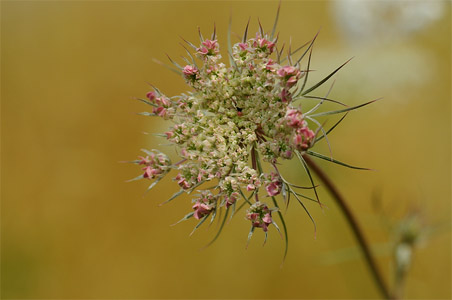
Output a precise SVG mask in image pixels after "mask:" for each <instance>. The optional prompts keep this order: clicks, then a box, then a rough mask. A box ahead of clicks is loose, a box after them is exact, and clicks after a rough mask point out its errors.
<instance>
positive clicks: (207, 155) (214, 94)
mask: <svg viewBox="0 0 452 300" xmlns="http://www.w3.org/2000/svg"><path fill="white" fill-rule="evenodd" d="M275 26H276V22H275ZM275 26H274V27H273V30H272V32H271V33H265V32H264V30H263V29H262V27H261V26H260V30H259V32H258V33H257V34H256V35H255V37H254V38H249V39H248V38H247V32H248V25H247V27H246V30H245V34H244V36H243V39H242V40H241V41H240V42H237V43H236V44H235V45H232V46H231V47H230V49H228V56H227V57H228V60H229V64H226V63H225V62H223V60H222V55H221V52H220V45H219V43H218V41H217V39H216V33H215V31H214V33H213V35H212V37H211V38H210V39H206V38H204V37H203V36H202V35H201V34H200V43H199V46H196V45H194V44H193V43H191V42H188V41H186V43H187V44H188V46H189V47H191V48H192V50H193V51H189V50H187V54H188V59H185V62H186V64H185V65H179V64H178V63H176V62H173V61H172V62H173V63H174V65H175V66H176V68H177V71H178V72H179V73H180V74H181V75H182V77H183V78H184V79H185V82H186V83H187V85H189V86H190V87H191V89H192V90H191V91H189V92H186V93H183V94H181V95H178V96H171V97H170V96H166V95H165V94H164V93H162V92H161V91H160V90H159V89H157V88H154V89H153V91H150V92H149V93H147V95H146V98H147V99H140V100H141V101H143V102H145V103H146V104H148V105H150V106H151V107H152V112H151V113H143V114H145V115H152V116H159V117H162V118H163V119H165V120H170V121H171V122H172V126H171V127H170V128H169V130H168V131H167V132H165V134H164V135H163V136H164V137H165V138H166V139H167V141H168V142H169V143H171V144H172V145H174V146H175V147H176V149H177V150H178V153H179V156H180V160H179V161H178V162H177V163H174V164H171V162H170V161H169V159H168V158H167V157H166V156H163V154H161V153H156V152H150V153H152V155H151V154H149V155H148V156H146V157H140V158H139V160H137V161H135V162H136V163H137V164H139V165H142V166H143V165H144V166H145V168H144V169H143V170H144V174H143V175H142V176H141V177H138V178H137V179H139V178H148V179H157V181H158V180H160V179H161V178H162V177H163V176H164V175H165V174H166V173H167V172H168V171H169V170H174V171H175V173H176V175H175V177H174V180H175V181H176V183H177V185H179V187H180V190H179V191H178V192H176V193H175V194H174V196H173V197H171V198H170V200H172V199H174V198H176V197H177V196H178V195H181V194H182V193H184V192H185V193H188V194H190V193H192V192H193V191H195V190H199V191H200V194H199V196H198V197H195V198H194V205H192V209H193V211H192V212H190V213H189V214H187V215H186V216H185V217H184V218H183V219H182V220H186V219H188V218H191V217H194V218H195V219H198V220H200V224H201V223H202V222H204V221H205V220H206V219H207V218H208V217H209V216H211V222H212V221H213V220H214V219H215V217H216V216H217V215H219V214H218V211H219V210H226V213H225V214H224V217H223V218H224V220H226V218H227V215H228V213H229V212H230V213H231V214H234V213H235V212H236V211H237V210H238V209H240V208H241V207H242V206H244V205H245V206H247V207H249V208H248V210H247V213H246V215H245V217H246V219H248V220H249V221H250V222H251V231H250V233H252V232H253V230H254V228H262V229H263V231H264V232H265V233H266V232H267V231H268V228H269V226H270V225H272V224H273V225H276V223H275V222H274V220H273V218H272V211H277V212H278V215H279V217H280V221H281V223H282V224H283V228H284V231H285V233H286V238H287V231H286V230H287V228H286V226H285V223H284V219H283V216H282V214H281V213H280V212H279V211H278V207H279V206H281V203H280V202H278V201H277V199H276V197H275V196H277V195H282V200H283V201H284V202H285V204H286V205H287V204H288V202H289V199H290V195H293V196H294V197H295V198H296V199H297V201H298V202H299V203H300V204H301V205H302V206H303V208H304V209H305V210H306V206H305V205H304V204H303V202H302V201H301V198H304V199H308V200H313V201H316V202H318V203H320V202H319V200H318V198H317V192H316V190H315V185H314V183H313V180H312V178H311V175H310V173H309V170H308V169H307V166H306V164H305V162H304V160H303V156H304V155H313V156H316V157H319V158H321V159H326V160H330V161H333V162H336V163H340V162H338V161H335V160H332V158H331V157H328V156H325V155H322V154H319V153H316V152H313V151H312V150H311V148H312V147H313V146H314V145H315V144H316V142H318V141H319V140H321V139H322V138H325V140H327V138H326V137H327V134H328V133H329V132H330V131H331V130H332V129H330V130H328V131H326V130H325V129H324V128H323V127H322V126H321V125H320V123H319V122H318V121H317V120H316V117H320V116H323V115H329V114H335V113H344V112H348V111H350V110H352V109H355V108H356V107H347V106H345V105H344V104H342V103H340V102H338V101H335V100H331V99H328V98H327V96H328V95H327V96H325V97H321V96H315V95H311V92H313V91H314V90H316V89H317V88H318V87H319V86H321V85H322V84H323V83H324V82H326V81H327V80H328V79H329V78H330V77H331V76H332V75H333V74H334V73H336V72H337V71H338V70H339V69H340V68H338V69H336V70H335V71H334V72H332V73H331V74H330V75H328V76H327V77H326V78H325V79H323V80H322V81H321V82H319V83H316V84H314V85H312V86H310V87H309V88H307V85H306V84H307V79H308V76H309V72H310V69H309V65H310V59H311V52H312V45H313V43H314V41H315V38H314V39H313V40H312V41H310V42H308V43H307V44H305V45H304V47H300V48H298V49H297V50H295V51H293V52H291V50H290V47H289V51H288V54H287V56H286V57H283V49H284V45H283V46H278V45H277V42H278V41H277V38H276V37H275V36H274V33H275ZM303 49H304V51H301V50H303ZM308 53H309V56H308V61H307V64H306V65H305V66H302V63H301V61H302V59H303V58H305V57H306V54H308ZM341 67H342V66H341ZM302 100H307V101H317V102H318V103H317V105H315V106H314V107H313V108H312V109H310V110H309V111H306V110H304V109H303V106H302ZM326 101H329V102H334V103H336V104H339V105H342V106H343V107H342V108H341V109H339V110H337V111H328V112H321V113H318V112H316V111H317V109H318V108H319V107H320V106H321V104H323V103H324V102H326ZM341 120H342V119H341ZM339 122H340V121H339ZM339 122H338V123H339ZM338 123H337V124H338ZM337 124H335V125H334V126H333V127H332V128H334V127H335V126H336V125H337ZM294 156H296V157H297V158H298V159H299V160H300V162H301V165H302V166H303V168H304V169H305V170H306V174H307V175H308V176H309V179H310V181H311V183H312V186H310V187H308V188H310V189H312V190H313V191H314V194H315V196H316V198H315V199H313V198H311V197H308V196H305V195H302V194H301V193H300V192H299V191H296V189H300V188H304V187H300V186H297V185H295V184H292V183H289V182H288V181H286V180H285V179H284V178H283V176H282V175H281V174H280V172H279V170H278V167H277V164H278V163H279V162H280V161H282V160H288V159H292V158H293V157H294ZM264 162H265V166H264V165H263V163H264ZM341 164H342V163H341ZM268 168H269V171H266V169H268ZM207 183H210V184H207ZM154 184H155V182H154V183H153V184H152V185H151V187H153V186H154ZM212 184H213V186H212ZM207 185H208V186H207ZM206 188H209V189H208V190H207V189H206ZM268 200H270V201H269V202H270V203H271V204H268V203H265V202H268ZM269 205H272V206H273V208H270V206H269ZM237 206H238V208H237ZM306 212H307V213H308V215H309V212H308V211H307V210H306ZM309 217H310V215H309ZM311 219H312V218H311ZM223 223H224V221H223ZM200 224H199V225H200ZM199 225H198V226H199ZM198 226H197V227H198ZM197 227H196V228H197ZM250 236H251V235H250Z"/></svg>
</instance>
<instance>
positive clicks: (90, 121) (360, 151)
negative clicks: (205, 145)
mask: <svg viewBox="0 0 452 300" xmlns="http://www.w3.org/2000/svg"><path fill="white" fill-rule="evenodd" d="M364 2H367V3H368V4H369V5H370V4H371V5H372V7H365V6H363V5H362V3H361V4H360V5H358V4H357V3H354V2H353V1H283V4H282V9H281V17H280V21H279V26H278V30H279V31H280V41H288V40H289V38H290V37H291V38H292V43H293V44H294V45H300V44H301V43H304V42H306V41H308V40H310V39H311V38H312V37H313V36H314V35H315V33H316V32H317V31H318V30H319V29H321V31H320V35H319V37H318V39H317V42H316V45H315V47H314V52H313V60H312V68H313V69H315V70H316V72H315V73H313V74H315V75H313V80H314V79H315V78H317V79H320V78H321V76H325V75H327V74H328V73H329V72H331V71H332V70H334V69H335V68H336V67H337V66H339V65H340V64H341V63H342V62H344V61H346V60H347V59H348V58H350V57H352V56H354V57H355V58H354V59H353V60H352V61H351V62H350V64H348V65H347V66H346V67H345V68H344V69H343V70H341V71H340V72H339V73H338V75H336V76H335V78H336V85H335V87H334V89H333V92H332V94H331V97H333V98H335V99H338V100H341V101H344V102H345V103H347V104H358V103H361V102H364V101H367V100H372V99H376V98H378V97H384V99H383V100H381V101H379V102H377V103H375V104H372V105H371V106H368V107H365V108H363V109H360V110H358V111H354V112H353V113H351V114H350V115H349V116H348V117H347V118H346V120H345V121H344V122H343V123H342V124H341V125H340V127H338V128H337V129H336V131H335V132H334V133H333V134H332V136H331V143H332V147H333V154H334V156H335V158H337V159H339V160H341V161H345V162H348V163H350V164H355V165H361V166H366V167H370V168H373V169H376V171H371V172H362V171H356V170H350V169H346V168H342V167H340V166H337V165H332V164H328V163H324V162H319V164H320V165H321V166H322V167H323V168H324V169H325V171H327V172H328V174H329V175H330V176H331V178H333V180H334V181H335V182H336V184H337V185H338V186H339V188H340V190H341V191H342V192H343V194H344V195H345V196H346V198H347V199H348V201H349V203H350V205H351V207H352V210H353V211H354V212H355V213H356V215H357V218H358V219H359V222H360V224H362V227H363V229H364V231H365V233H366V236H367V238H368V240H369V241H370V242H371V243H372V245H374V246H373V250H374V251H375V253H376V254H378V261H379V266H380V269H381V270H382V271H383V272H384V274H385V277H386V281H387V282H388V283H392V279H391V278H392V270H391V265H390V260H391V255H390V252H388V251H387V249H386V250H384V249H383V250H381V248H382V246H381V245H383V246H384V244H385V243H387V242H388V241H390V240H391V233H390V232H388V229H387V227H385V226H384V225H383V223H385V221H382V220H387V219H388V220H390V222H393V223H396V222H397V220H400V218H402V217H403V216H404V215H405V214H406V213H407V212H408V211H410V209H411V208H412V207H415V208H416V209H418V210H420V211H421V212H422V218H423V219H422V220H423V222H424V224H425V226H426V227H425V228H426V230H427V229H433V233H432V234H431V235H429V236H428V238H427V239H426V240H425V241H424V243H423V244H422V245H420V247H419V248H418V249H416V251H415V253H414V257H413V265H412V268H411V270H410V273H409V275H408V278H407V282H406V288H405V296H406V297H407V298H426V299H434V298H435V299H437V298H438V299H439V298H444V299H445V298H450V297H451V235H450V222H451V114H450V113H451V110H450V108H451V106H450V103H451V94H450V92H451V90H450V87H451V86H450V84H451V13H450V12H451V3H450V2H448V1H444V2H440V1H431V2H435V3H437V6H435V7H433V8H432V7H430V8H429V7H428V6H427V8H424V7H422V6H421V7H420V8H419V7H417V9H418V11H416V10H415V9H413V8H412V7H403V6H398V7H395V8H394V7H392V8H391V7H389V8H387V7H386V8H385V7H384V6H385V5H386V4H385V3H389V2H390V1H389V2H387V1H364ZM394 2H395V1H394ZM403 2H404V3H406V4H410V3H411V4H416V3H417V4H421V5H422V4H423V3H424V2H412V1H403ZM424 4H425V3H424ZM347 5H348V6H347ZM276 7H277V1H247V2H239V1H233V2H217V1H211V2H207V1H167V2H158V1H130V2H129V1H93V2H89V1H2V2H1V147H2V148H1V296H2V298H5V299H6V298H11V299H13V298H21V299H29V298H40V299H45V298H73V299H74V298H80V299H81V298H103V299H112V298H322V299H327V298H375V297H379V294H378V291H377V290H376V288H375V286H374V284H373V282H372V278H371V276H370V275H369V273H368V272H367V268H366V265H365V264H364V262H363V261H362V260H361V259H360V257H359V255H358V254H356V253H357V249H356V248H355V246H356V243H355V241H354V238H353V236H352V235H351V233H350V231H349V228H348V227H347V225H346V223H345V221H344V219H343V217H342V215H341V214H340V212H339V211H338V209H337V206H336V205H335V204H334V201H333V200H332V199H331V198H330V197H329V195H328V194H327V193H326V191H325V190H324V189H322V188H321V195H320V196H321V198H322V200H323V202H324V203H326V204H327V205H328V207H329V209H326V210H325V211H324V212H322V211H321V210H320V209H319V208H318V206H316V205H315V204H312V203H308V204H307V205H308V208H309V209H310V211H311V213H312V214H313V216H314V218H315V219H316V221H317V226H318V229H317V237H316V239H314V234H313V230H312V225H311V224H310V221H309V219H308V218H307V216H306V215H305V214H304V212H303V210H302V209H301V208H300V207H299V206H296V205H295V204H294V203H293V204H292V205H291V207H290V209H289V211H288V212H287V214H286V222H287V223H288V229H289V236H290V249H289V255H288V257H287V259H286V261H285V264H284V266H283V268H280V263H281V259H282V255H283V249H284V243H283V241H282V240H280V238H279V236H278V234H277V233H276V232H275V231H274V230H271V232H270V236H269V241H268V242H267V245H266V246H265V247H262V246H261V243H262V240H263V234H262V233H261V232H260V231H259V232H257V233H256V234H255V236H254V237H253V240H252V241H251V244H250V246H249V248H248V249H247V250H245V243H246V238H247V234H248V230H249V223H248V221H246V220H245V219H244V217H243V211H242V212H241V213H238V214H237V215H236V216H235V217H234V219H233V220H232V221H231V222H229V223H228V224H227V226H226V228H225V230H224V231H223V234H222V236H221V237H220V238H219V240H218V241H217V242H216V243H215V244H213V245H212V246H211V247H209V248H207V249H203V250H200V248H202V247H203V246H204V245H205V244H206V243H207V242H208V241H209V240H210V239H211V238H212V237H213V236H214V235H215V232H216V224H213V225H212V226H211V227H210V228H208V227H207V226H204V227H201V228H200V229H199V230H198V231H197V232H196V233H195V234H194V235H193V236H192V237H190V238H189V237H188V234H189V233H190V232H191V230H192V228H193V226H194V225H195V224H196V223H195V222H194V221H193V220H189V221H187V222H185V223H181V224H179V225H177V226H175V227H170V224H173V223H175V222H176V221H177V220H179V219H180V218H181V217H182V216H183V215H185V214H186V213H187V212H189V211H190V210H191V204H190V201H189V198H187V197H181V198H178V199H177V200H175V201H173V202H171V203H169V204H167V205H164V206H162V207H158V204H159V203H161V202H163V201H164V200H166V199H167V198H168V197H169V196H170V195H172V194H173V193H174V192H175V191H176V190H177V186H176V184H175V183H174V182H172V181H171V180H170V178H169V177H168V178H167V179H166V180H164V181H162V182H161V183H160V184H159V185H158V186H157V187H156V188H155V189H154V190H153V191H151V192H150V193H148V194H147V195H145V196H144V197H143V193H144V191H145V189H146V188H147V184H148V182H145V181H138V182H132V183H125V180H127V179H130V178H133V177H135V176H137V175H138V174H139V172H140V170H139V168H138V167H136V166H133V165H126V164H120V163H118V162H119V161H123V160H133V159H135V158H136V156H137V155H139V154H140V153H139V149H140V148H158V149H160V150H162V151H169V152H170V153H172V152H171V151H172V149H170V148H168V147H166V146H164V145H161V144H165V141H164V139H161V138H156V137H152V136H150V135H145V134H143V132H151V133H152V132H163V131H164V130H165V128H166V127H167V126H169V124H168V123H165V122H164V121H162V120H160V119H153V118H148V117H143V116H137V115H136V113H137V112H141V111H144V110H146V109H147V107H146V105H144V104H142V103H140V102H138V101H135V100H132V98H133V97H143V96H144V95H145V93H146V92H147V91H148V90H149V86H148V85H147V82H150V83H152V84H154V85H155V86H157V87H159V88H160V89H161V90H162V91H164V92H165V93H166V94H167V95H170V96H171V95H177V94H179V93H181V92H183V91H185V90H186V89H187V86H186V85H185V84H184V81H183V79H182V78H179V77H177V75H175V74H174V73H172V72H170V71H169V70H167V69H166V68H164V67H163V66H160V65H158V64H156V63H154V62H153V61H152V59H153V58H157V59H159V60H162V61H166V56H165V53H168V54H169V55H170V56H172V57H174V58H177V57H178V56H179V55H182V54H184V50H183V48H182V47H181V46H180V45H179V42H180V41H181V39H180V38H179V35H180V36H182V37H184V38H186V39H188V40H190V41H193V42H196V41H197V26H200V27H201V29H202V31H203V32H204V33H205V35H209V34H210V33H211V30H212V28H213V24H214V22H215V23H216V26H217V33H218V35H219V41H220V45H222V48H223V50H224V49H225V48H226V47H225V45H226V33H227V26H228V18H229V15H232V31H233V32H236V33H238V34H239V35H241V34H242V32H243V29H244V27H245V25H246V21H247V19H248V17H249V16H250V17H251V20H252V21H251V24H252V27H251V31H250V32H251V33H252V34H253V32H255V30H256V28H257V26H256V24H257V18H258V17H259V18H260V20H261V21H262V23H263V25H264V27H265V28H266V29H267V30H270V29H271V27H272V25H273V19H274V15H275V11H276ZM429 9H430V10H429ZM413 11H414V13H413ZM408 12H409V13H411V14H413V15H414V17H413V16H412V15H408V17H407V15H406V14H405V13H408ZM416 12H419V13H420V15H416ZM381 16H383V17H381ZM353 22H354V23H353ZM372 22H373V23H372ZM179 61H181V60H179ZM312 82H314V81H312ZM325 89H327V87H325ZM322 93H323V92H322ZM329 124H333V123H329ZM317 149H318V151H320V152H322V153H327V152H328V150H327V148H326V147H325V145H324V144H322V145H319V147H318V148H317ZM292 165H293V166H295V167H291V166H288V167H287V169H286V172H288V173H290V177H291V178H294V179H295V180H298V179H297V178H301V177H303V176H304V175H303V171H302V170H300V169H299V167H298V165H297V164H292ZM300 180H302V179H300ZM375 193H377V194H378V193H380V194H381V199H382V206H383V211H384V212H378V211H376V210H375V209H374V208H373V205H372V201H371V198H372V195H373V194H375ZM429 232H430V231H429ZM379 245H380V246H379ZM383 248H384V247H383ZM378 249H380V250H381V251H379V250H378ZM344 253H348V254H347V255H344ZM350 253H351V254H350ZM353 253H355V254H353ZM344 257H345V258H344Z"/></svg>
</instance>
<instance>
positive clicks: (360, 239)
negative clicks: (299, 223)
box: [303, 154, 394, 299]
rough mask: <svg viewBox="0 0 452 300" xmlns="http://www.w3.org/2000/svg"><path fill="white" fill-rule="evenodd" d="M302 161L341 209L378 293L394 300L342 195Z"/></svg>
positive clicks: (310, 163)
mask: <svg viewBox="0 0 452 300" xmlns="http://www.w3.org/2000/svg"><path fill="white" fill-rule="evenodd" d="M303 159H304V160H305V161H306V163H307V164H308V166H309V167H310V168H311V170H313V171H314V173H316V174H317V176H318V177H319V179H320V180H321V181H322V182H323V183H324V184H325V186H326V188H327V189H328V191H329V192H330V194H331V195H332V196H333V198H334V199H335V200H336V203H337V204H338V205H339V208H340V209H341V211H342V213H343V214H344V216H345V219H346V220H347V222H348V225H349V226H350V228H351V229H352V231H353V234H354V235H355V238H356V240H357V242H358V244H359V247H360V248H361V251H362V252H363V254H364V258H365V260H366V262H367V266H368V267H369V270H370V272H371V273H372V276H373V278H374V280H375V283H376V284H377V286H378V288H379V290H380V292H381V293H382V295H383V296H384V298H385V299H394V297H393V296H392V295H391V293H390V292H389V289H388V287H387V285H386V283H385V281H384V279H383V276H382V274H381V273H380V270H379V269H378V266H377V263H376V261H375V259H374V257H373V256H372V253H371V251H370V248H369V244H368V243H367V241H366V239H365V238H364V234H363V232H362V230H361V228H360V227H359V225H358V222H357V220H356V218H355V217H354V216H353V214H352V212H351V210H350V208H349V207H348V205H347V203H346V202H345V199H344V198H343V197H342V195H341V194H340V193H339V190H338V189H337V188H336V186H335V185H334V184H333V182H332V181H331V180H330V179H329V178H328V176H327V175H326V174H325V172H323V170H322V169H321V168H320V167H319V166H318V165H317V164H316V163H315V162H314V161H313V160H312V159H311V158H310V157H309V156H308V155H306V154H305V155H303Z"/></svg>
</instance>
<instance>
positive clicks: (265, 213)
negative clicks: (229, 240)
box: [246, 202, 273, 232]
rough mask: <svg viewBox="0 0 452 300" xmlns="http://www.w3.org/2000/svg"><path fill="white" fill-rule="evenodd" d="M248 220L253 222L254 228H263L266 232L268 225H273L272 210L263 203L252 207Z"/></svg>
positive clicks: (248, 213) (247, 215)
mask: <svg viewBox="0 0 452 300" xmlns="http://www.w3.org/2000/svg"><path fill="white" fill-rule="evenodd" d="M246 218H247V219H248V220H250V221H251V223H252V226H253V227H259V228H262V230H263V231H265V232H267V230H268V225H270V224H272V223H273V220H272V212H271V210H270V209H269V208H268V207H267V205H266V204H265V203H262V202H256V203H254V204H253V205H251V206H250V208H249V209H248V211H247V214H246Z"/></svg>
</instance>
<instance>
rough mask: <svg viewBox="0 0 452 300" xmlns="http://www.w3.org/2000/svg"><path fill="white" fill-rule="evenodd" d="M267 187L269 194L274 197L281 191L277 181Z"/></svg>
mask: <svg viewBox="0 0 452 300" xmlns="http://www.w3.org/2000/svg"><path fill="white" fill-rule="evenodd" d="M265 189H266V190H267V194H268V195H269V196H272V197H273V196H276V195H278V194H279V192H280V191H279V185H278V183H277V182H272V183H270V184H269V185H267V186H266V187H265Z"/></svg>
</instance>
